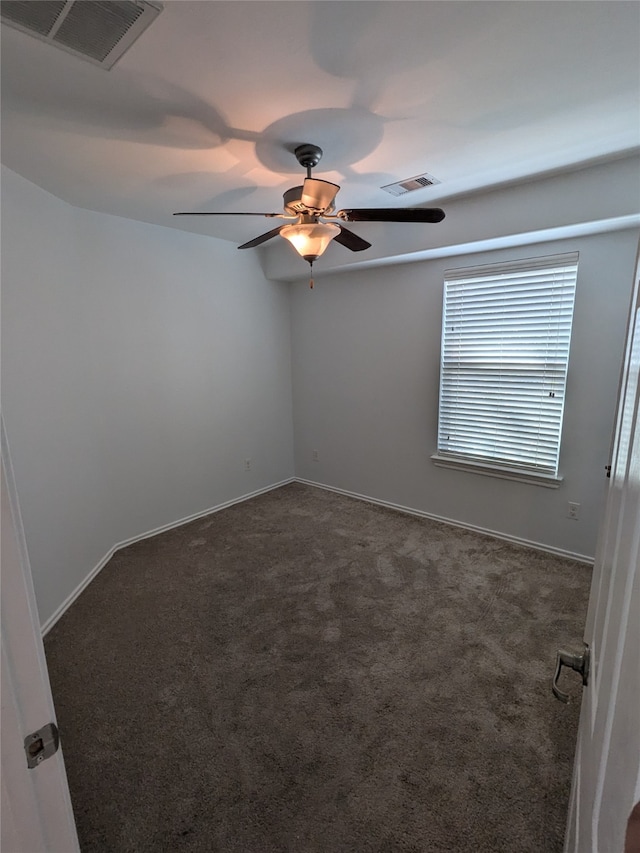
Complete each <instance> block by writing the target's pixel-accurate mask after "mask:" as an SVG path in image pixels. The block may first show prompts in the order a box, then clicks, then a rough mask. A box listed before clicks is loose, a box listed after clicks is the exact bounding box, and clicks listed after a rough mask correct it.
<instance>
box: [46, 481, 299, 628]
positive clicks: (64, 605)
mask: <svg viewBox="0 0 640 853" xmlns="http://www.w3.org/2000/svg"><path fill="white" fill-rule="evenodd" d="M293 482H295V477H289V478H288V479H287V480H281V481H280V482H279V483H273V484H272V485H271V486H265V487H264V488H263V489H257V490H256V491H255V492H250V493H249V494H247V495H241V496H240V497H239V498H233V499H232V500H229V501H225V502H224V503H221V504H217V505H216V506H212V507H209V508H208V509H203V510H201V511H200V512H194V513H193V515H188V516H186V517H185V518H180V519H178V520H177V521H171V522H169V524H163V525H162V526H161V527H155V528H154V529H153V530H147V531H146V533H140V534H139V535H138V536H131V537H130V538H129V539H124V540H123V541H122V542H118V543H116V544H115V545H114V546H113V547H112V548H110V549H109V551H108V552H107V553H106V554H105V555H104V557H103V558H102V559H101V560H100V562H99V563H98V564H97V565H96V566H94V567H93V569H91V571H90V572H89V574H88V575H87V576H86V578H84V580H82V581H81V582H80V583H79V584H78V586H77V587H76V588H75V589H74V590H73V592H72V593H71V595H69V596H68V597H67V598H66V599H65V600H64V601H63V602H62V604H61V605H60V607H58V609H57V610H56V611H55V613H53V614H52V615H51V616H50V617H49V618H48V619H47V620H46V622H44V623H43V624H42V625H41V626H40V630H41V632H42V636H43V637H44V636H45V634H46V633H47V632H48V631H50V630H51V629H52V628H53V626H54V625H55V624H56V622H57V621H58V619H60V617H61V616H63V615H64V613H65V612H66V611H67V609H68V608H69V607H71V605H72V604H73V602H74V601H75V600H76V598H77V597H78V596H79V595H80V593H81V592H82V591H83V590H85V589H86V588H87V586H89V584H90V583H91V581H92V580H93V579H94V578H95V577H96V575H97V574H98V573H99V572H100V570H101V569H103V568H104V567H105V566H106V565H107V563H108V562H109V560H110V559H111V558H112V557H113V555H114V554H115V553H116V551H119V550H120V549H121V548H126V547H127V546H128V545H133V544H134V542H141V541H142V540H143V539H149V538H151V537H152V536H157V535H158V534H159V533H166V532H167V531H168V530H173V529H174V527H181V526H182V525H183V524H189V522H190V521H196V520H197V519H198V518H203V517H204V516H205V515H212V514H213V513H214V512H220V511H221V510H223V509H228V508H229V507H230V506H233V505H234V504H239V503H243V502H244V501H248V500H251V498H257V497H258V495H264V494H266V493H267V492H271V491H273V490H274V489H279V488H280V487H281V486H286V485H288V484H289V483H293Z"/></svg>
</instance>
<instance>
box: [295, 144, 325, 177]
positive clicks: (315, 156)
mask: <svg viewBox="0 0 640 853" xmlns="http://www.w3.org/2000/svg"><path fill="white" fill-rule="evenodd" d="M293 153H294V154H295V155H296V160H297V161H298V163H300V165H301V166H302V167H303V168H304V169H306V170H307V178H310V177H311V170H312V169H313V168H314V167H315V166H317V165H318V163H319V162H320V160H322V148H320V147H319V146H318V145H312V144H311V143H310V142H305V143H304V145H298V147H297V148H295V149H294V152H293Z"/></svg>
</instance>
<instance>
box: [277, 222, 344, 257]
mask: <svg viewBox="0 0 640 853" xmlns="http://www.w3.org/2000/svg"><path fill="white" fill-rule="evenodd" d="M339 233H340V226H339V225H333V224H332V223H330V222H302V223H297V224H296V225H285V226H284V228H281V229H280V236H281V237H284V238H285V240H288V241H289V242H290V243H291V245H292V246H293V248H294V249H295V250H296V252H297V253H298V254H299V255H301V256H302V257H303V258H304V259H305V261H315V260H316V258H319V257H320V255H321V254H322V253H323V252H324V250H325V249H326V248H327V246H328V245H329V243H330V242H331V241H332V240H333V238H334V237H337V236H338V234H339Z"/></svg>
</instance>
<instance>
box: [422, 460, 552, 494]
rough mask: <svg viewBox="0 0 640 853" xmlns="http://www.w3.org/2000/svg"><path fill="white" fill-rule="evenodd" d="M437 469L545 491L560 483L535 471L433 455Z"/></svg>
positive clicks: (549, 475)
mask: <svg viewBox="0 0 640 853" xmlns="http://www.w3.org/2000/svg"><path fill="white" fill-rule="evenodd" d="M431 460H432V462H433V464H434V465H437V466H438V468H455V469H456V470H458V471H467V472H469V473H470V474H482V475H484V476H485V477H498V478H499V479H501V480H515V481H516V482H519V483H530V484H532V485H534V486H543V487H544V488H546V489H557V488H558V487H559V486H560V485H561V483H562V479H563V478H562V477H559V476H555V475H553V474H539V473H536V472H535V471H525V470H523V469H522V468H506V467H505V468H503V467H499V468H498V467H497V466H495V465H491V464H490V463H489V462H474V461H472V460H471V459H457V458H455V457H452V456H440V455H439V454H438V453H434V454H433V455H432V457H431Z"/></svg>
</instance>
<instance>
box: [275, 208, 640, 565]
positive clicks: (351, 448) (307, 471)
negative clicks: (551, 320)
mask: <svg viewBox="0 0 640 853" xmlns="http://www.w3.org/2000/svg"><path fill="white" fill-rule="evenodd" d="M524 201H525V199H523V203H524ZM461 236H462V235H461ZM637 245H638V229H637V228H633V229H627V230H624V231H619V232H613V233H603V234H597V235H592V236H588V237H579V238H578V237H576V238H572V239H567V240H560V241H553V242H549V243H539V244H536V245H527V246H525V247H520V248H518V247H514V248H510V249H507V250H500V251H489V252H482V253H477V254H465V255H462V256H452V257H447V258H438V259H434V260H430V261H423V262H420V263H412V264H405V265H399V266H388V267H384V268H378V269H369V270H359V271H353V272H345V273H335V274H332V275H329V276H326V277H323V278H316V287H315V289H314V290H312V291H310V290H309V289H308V287H306V286H305V284H304V280H302V281H300V283H299V284H298V285H295V286H294V287H293V288H292V314H291V318H292V352H293V399H294V429H295V447H296V474H297V476H298V477H301V478H304V479H308V480H312V481H314V482H318V483H322V484H326V485H329V486H332V487H335V488H340V489H344V490H346V491H350V492H355V493H358V494H362V495H366V496H369V497H372V498H375V499H378V500H382V501H387V502H390V503H395V504H399V505H402V506H405V507H409V508H412V509H415V510H419V511H422V512H425V513H429V514H432V515H436V516H439V517H443V518H448V519H453V520H456V521H458V522H462V523H464V524H469V525H473V526H477V527H481V528H484V529H487V530H492V531H497V532H500V533H502V534H505V535H508V536H512V537H516V538H518V539H524V540H527V541H529V542H534V543H542V544H544V545H546V546H549V547H552V548H556V549H559V550H561V551H567V552H571V553H574V554H579V555H585V556H593V554H594V552H595V540H596V533H597V528H598V522H599V518H600V513H601V510H602V506H603V494H604V487H605V484H606V478H605V475H604V466H605V465H606V464H607V463H608V456H609V445H610V438H611V432H612V428H613V418H614V408H615V403H616V398H617V391H618V377H619V370H620V364H621V359H622V349H623V342H624V333H625V325H626V320H627V315H628V310H629V298H630V292H631V285H632V280H633V271H634V269H635V255H636V250H637ZM576 250H577V251H579V252H580V260H579V272H578V286H577V295H576V307H575V316H574V327H573V336H572V345H571V356H570V367H569V378H568V385H567V396H566V407H565V421H564V430H563V444H562V451H561V460H560V462H561V464H560V467H561V474H562V475H563V476H564V482H563V484H562V486H561V487H560V488H559V489H557V490H551V489H547V488H542V487H540V486H535V485H531V484H528V483H527V484H525V483H520V482H511V481H507V480H499V479H496V478H492V477H486V476H481V475H478V474H471V473H465V472H462V471H454V470H450V469H443V468H437V467H435V466H434V465H433V463H432V462H431V460H430V458H429V457H430V455H431V454H432V453H434V452H435V450H436V440H437V419H438V384H439V360H440V331H441V318H442V290H443V273H444V270H445V269H448V268H455V267H458V266H472V265H475V264H481V263H493V262H498V261H502V260H509V259H513V258H526V257H534V256H544V255H551V254H556V253H560V252H569V251H576ZM313 450H317V451H318V454H319V459H318V461H317V462H314V461H313V460H312V451H313ZM567 501H576V502H578V503H580V504H581V516H580V520H579V521H573V520H570V519H568V518H567V517H566V507H567Z"/></svg>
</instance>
